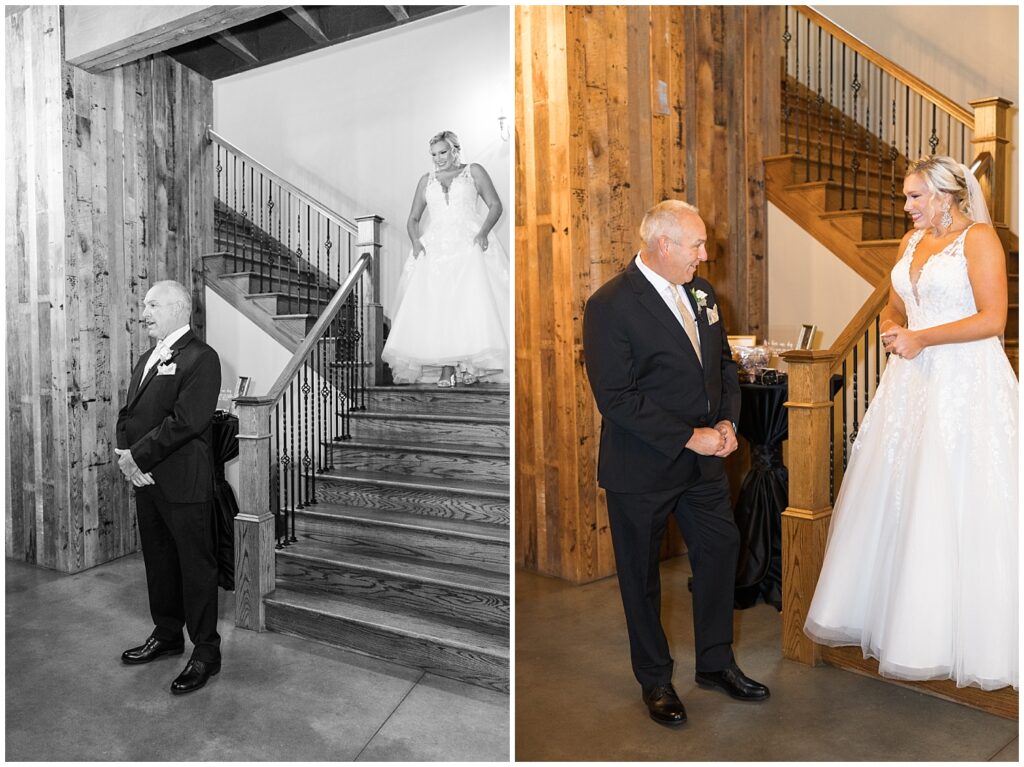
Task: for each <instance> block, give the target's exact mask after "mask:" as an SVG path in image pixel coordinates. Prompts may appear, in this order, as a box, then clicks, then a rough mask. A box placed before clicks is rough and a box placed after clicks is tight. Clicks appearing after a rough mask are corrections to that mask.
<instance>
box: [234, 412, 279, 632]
mask: <svg viewBox="0 0 1024 767" xmlns="http://www.w3.org/2000/svg"><path fill="white" fill-rule="evenodd" d="M235 403H236V404H237V406H238V411H237V412H238V468H239V477H238V480H239V481H238V484H239V487H240V495H239V499H238V514H237V515H236V516H235V625H236V626H240V627H241V628H247V629H252V630H254V631H263V630H264V629H265V628H266V620H265V616H264V609H263V597H264V596H266V595H267V594H269V593H270V592H271V591H273V590H274V533H275V530H274V514H273V512H272V511H271V507H270V501H271V496H270V492H271V489H270V436H271V428H270V427H271V424H270V419H271V417H272V414H273V405H274V403H273V401H272V400H269V399H267V398H265V397H244V398H239V399H237V400H235Z"/></svg>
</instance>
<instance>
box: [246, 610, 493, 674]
mask: <svg viewBox="0 0 1024 767" xmlns="http://www.w3.org/2000/svg"><path fill="white" fill-rule="evenodd" d="M266 625H267V628H268V629H271V630H273V631H280V632H282V633H285V634H292V635H293V636H298V637H303V638H308V639H315V640H317V641H319V642H324V643H326V644H329V645H333V646H335V647H341V648H344V649H348V650H355V651H357V652H360V653H363V654H365V655H370V656H372V657H375V658H381V659H383V660H387V661H391V662H394V663H399V664H402V665H405V666H412V667H414V668H420V669H423V670H425V671H428V672H429V673H432V674H437V675H438V676H444V677H448V678H451V679H458V680H460V681H463V682H467V683H469V684H474V685H477V686H479V687H486V688H489V689H492V690H497V691H499V692H508V690H509V670H508V658H505V657H498V656H492V655H488V654H485V653H482V652H479V651H475V650H468V649H465V648H461V647H451V646H447V645H443V644H440V643H438V642H435V641H433V640H430V639H426V638H423V637H414V636H405V635H402V634H399V633H396V632H394V631H393V630H390V629H387V628H385V627H380V626H374V625H368V624H363V623H358V622H356V621H352V620H346V619H344V618H338V617H335V616H326V615H322V614H319V613H315V612H311V611H308V610H299V609H294V608H291V607H289V606H288V605H282V604H278V603H275V602H272V601H268V602H267V605H266Z"/></svg>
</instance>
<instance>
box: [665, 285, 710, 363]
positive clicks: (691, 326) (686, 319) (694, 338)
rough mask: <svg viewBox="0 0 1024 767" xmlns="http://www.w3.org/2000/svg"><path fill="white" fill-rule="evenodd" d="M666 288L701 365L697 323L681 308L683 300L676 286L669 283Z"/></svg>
mask: <svg viewBox="0 0 1024 767" xmlns="http://www.w3.org/2000/svg"><path fill="white" fill-rule="evenodd" d="M668 287H669V289H670V290H671V291H672V298H674V299H675V300H676V310H677V311H678V312H679V316H680V317H681V318H682V320H683V329H684V330H685V331H686V335H687V336H688V337H689V339H690V343H691V344H693V350H694V351H695V352H696V353H697V360H698V361H699V362H700V363H701V365H703V364H704V360H703V359H701V356H700V337H699V336H698V335H697V323H696V322H694V321H693V315H692V314H690V310H689V309H687V308H686V307H685V306H683V298H682V296H680V295H679V290H678V289H677V288H676V286H675V285H672V284H671V283H670V284H669V286H668Z"/></svg>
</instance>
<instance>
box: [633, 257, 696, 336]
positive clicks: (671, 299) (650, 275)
mask: <svg viewBox="0 0 1024 767" xmlns="http://www.w3.org/2000/svg"><path fill="white" fill-rule="evenodd" d="M636 266H637V268H638V269H639V270H640V274H642V275H643V276H644V277H646V278H647V281H648V282H649V283H651V285H653V286H654V289H655V290H656V291H658V295H659V296H661V300H662V301H664V302H665V306H667V307H668V308H669V309H670V310H671V311H672V316H673V317H675V318H676V319H677V320H678V321H679V326H680V327H681V328H682V329H683V330H686V325H685V324H684V323H683V318H682V317H680V316H679V309H678V308H677V307H676V299H675V296H673V295H672V287H671V286H672V283H671V282H669V281H668V280H666V279H665V278H664V277H662V276H661V275H660V274H658V273H657V272H656V271H654V270H653V269H651V267H649V266H648V265H647V264H645V263H644V260H643V259H642V258H640V254H639V253H637V254H636ZM676 289H677V290H678V291H679V296H680V298H682V299H683V301H682V304H683V306H685V307H686V310H687V311H688V312H689V313H690V316H691V317H693V319H694V322H696V321H697V315H696V314H694V312H693V305H692V304H691V303H690V302H689V300H688V299H687V298H686V293H685V291H686V286H685V285H677V286H676Z"/></svg>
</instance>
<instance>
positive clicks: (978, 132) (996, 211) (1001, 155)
mask: <svg viewBox="0 0 1024 767" xmlns="http://www.w3.org/2000/svg"><path fill="white" fill-rule="evenodd" d="M968 103H969V104H970V105H971V106H972V107H973V108H974V138H973V139H971V143H972V144H974V154H975V156H977V155H979V154H981V153H982V152H988V153H989V154H991V155H992V173H991V174H990V175H989V174H986V176H985V177H983V178H981V179H979V181H980V183H981V185H982V190H983V191H984V192H985V196H986V197H987V198H988V209H989V213H990V214H991V216H992V223H993V224H995V225H996V226H997V227H998V225H1000V224H1002V225H1003V226H1004V227H1005V226H1006V225H1007V224H1009V221H1010V204H1011V202H1012V201H1011V199H1010V197H1011V193H1010V188H1011V182H1012V180H1013V161H1012V160H1011V152H1010V129H1011V124H1010V114H1009V111H1010V107H1012V106H1013V102H1012V101H1007V100H1006V99H1004V98H1000V97H999V96H993V97H991V98H987V99H976V100H975V101H971V102H968Z"/></svg>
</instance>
